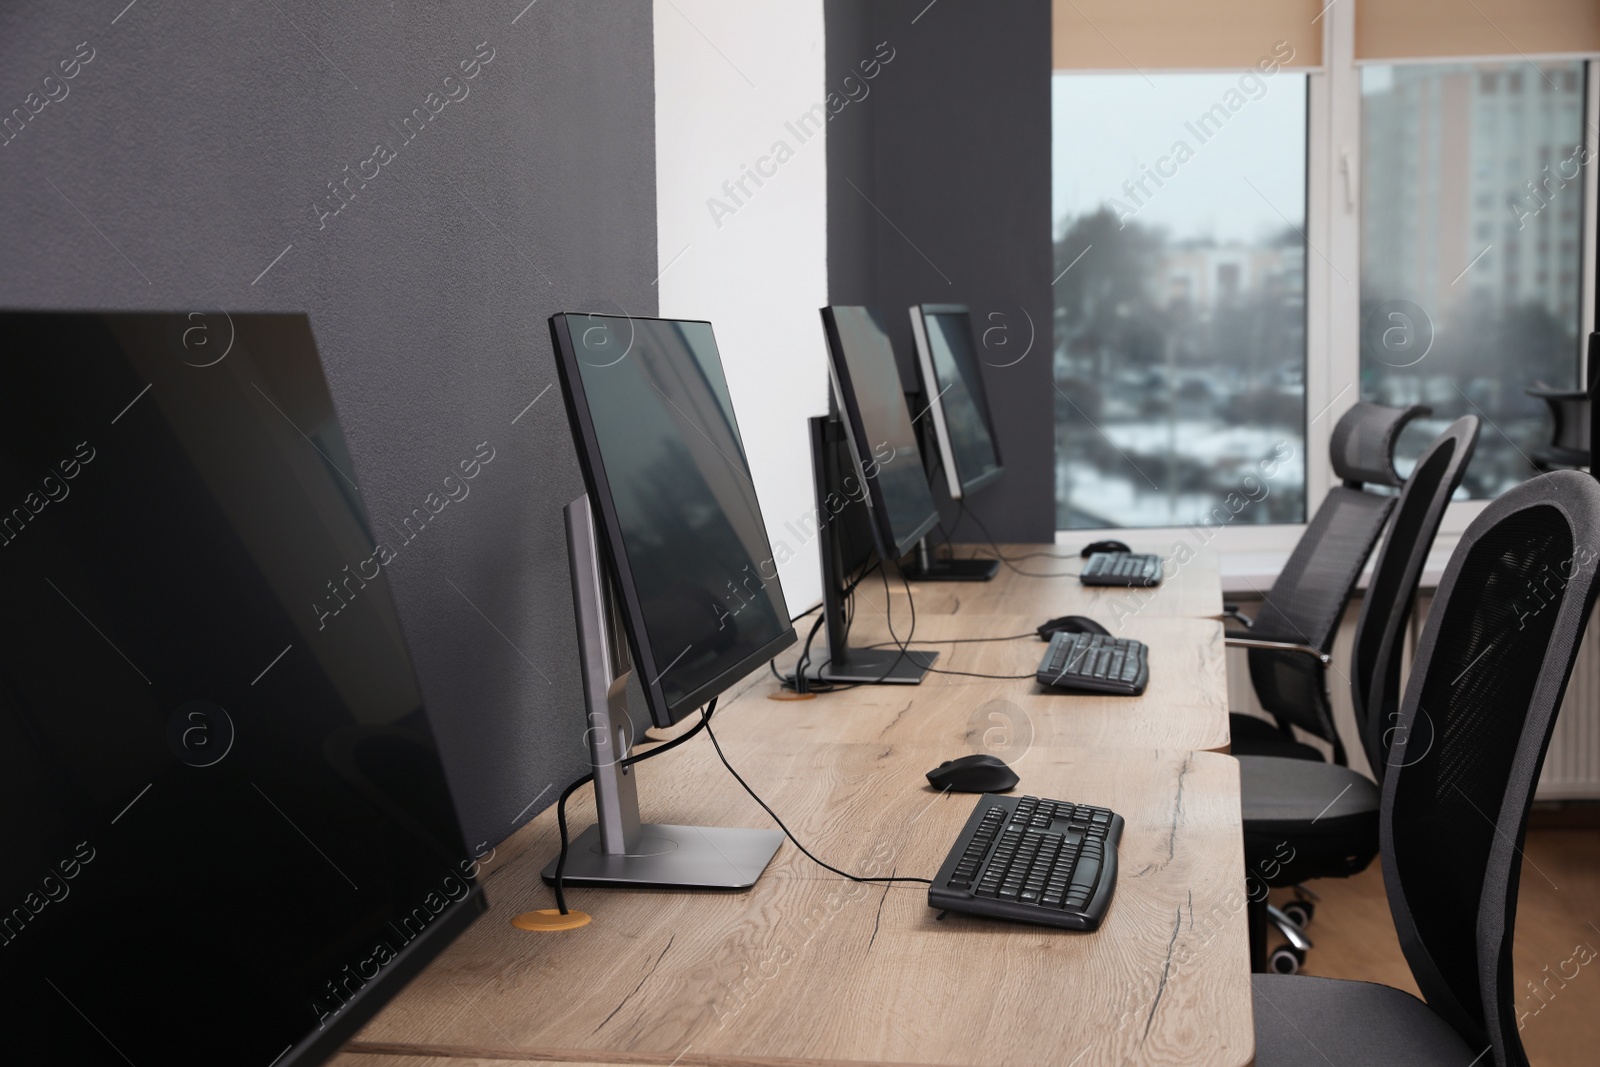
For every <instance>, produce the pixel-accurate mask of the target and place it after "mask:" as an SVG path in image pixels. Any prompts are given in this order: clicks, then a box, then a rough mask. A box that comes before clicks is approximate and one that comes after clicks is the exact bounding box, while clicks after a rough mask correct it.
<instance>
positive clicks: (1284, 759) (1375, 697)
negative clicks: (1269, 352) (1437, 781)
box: [1239, 415, 1479, 973]
mask: <svg viewBox="0 0 1600 1067" xmlns="http://www.w3.org/2000/svg"><path fill="white" fill-rule="evenodd" d="M1478 428H1479V423H1478V419H1477V417H1476V416H1472V415H1468V416H1464V417H1463V418H1460V419H1457V420H1456V421H1455V422H1453V423H1451V424H1450V426H1448V427H1447V428H1446V429H1445V431H1444V432H1443V433H1441V434H1440V435H1439V436H1438V437H1437V438H1435V439H1434V440H1433V442H1432V443H1431V444H1429V445H1428V448H1427V450H1426V451H1424V452H1423V454H1422V456H1421V457H1420V458H1418V460H1417V464H1416V466H1415V467H1414V468H1413V469H1412V472H1411V476H1410V477H1409V478H1408V479H1406V483H1405V487H1404V488H1403V489H1402V490H1401V491H1400V497H1399V500H1398V502H1397V503H1396V505H1395V508H1394V521H1393V522H1392V523H1391V524H1390V526H1389V532H1388V534H1387V536H1385V538H1384V541H1383V547H1382V548H1381V549H1379V550H1378V560H1377V563H1376V564H1375V565H1374V566H1373V569H1372V581H1371V582H1370V583H1369V584H1368V586H1367V592H1366V595H1365V596H1364V597H1363V598H1362V602H1361V615H1360V617H1359V619H1358V620H1357V623H1356V636H1355V642H1354V646H1353V648H1352V651H1351V657H1350V674H1351V678H1350V689H1351V694H1350V695H1351V700H1352V702H1353V703H1354V705H1355V717H1356V726H1357V730H1358V734H1359V738H1360V744H1361V747H1362V751H1363V752H1364V753H1365V754H1366V757H1367V762H1368V763H1369V764H1370V765H1371V766H1372V773H1373V777H1374V778H1375V779H1376V780H1377V783H1381V782H1382V781H1383V773H1384V769H1385V765H1386V763H1387V761H1388V758H1389V741H1390V739H1391V738H1392V737H1393V736H1394V732H1395V730H1396V724H1397V723H1398V721H1399V705H1400V665H1401V652H1402V650H1403V649H1404V646H1405V633H1406V624H1407V622H1408V621H1409V619H1410V617H1411V608H1412V605H1413V603H1414V602H1415V600H1416V594H1417V586H1418V585H1419V584H1420V582H1421V579H1422V570H1423V567H1424V566H1425V565H1426V563H1427V560H1428V553H1429V551H1430V550H1431V549H1432V548H1433V540H1434V536H1435V535H1436V534H1437V533H1438V531H1439V523H1440V521H1441V520H1442V519H1443V518H1444V513H1445V509H1446V508H1447V507H1448V506H1449V504H1450V497H1451V496H1452V495H1453V494H1454V493H1455V491H1456V489H1457V487H1459V486H1460V485H1461V479H1462V477H1463V476H1464V475H1465V474H1466V469H1467V464H1468V463H1469V462H1470V461H1471V459H1472V453H1473V450H1474V448H1475V447H1476V445H1477V441H1478ZM1302 747H1304V746H1302ZM1239 776H1240V791H1241V800H1242V804H1243V808H1244V836H1245V859H1246V863H1247V864H1248V865H1249V866H1248V869H1249V871H1250V872H1251V879H1252V883H1253V884H1252V890H1253V892H1252V896H1256V894H1257V893H1259V897H1258V898H1257V899H1255V900H1254V901H1253V902H1252V904H1251V915H1250V919H1251V924H1250V929H1251V957H1252V964H1253V966H1254V968H1255V969H1256V970H1263V969H1266V968H1268V967H1269V966H1270V968H1271V969H1272V970H1276V971H1279V972H1281V973H1293V972H1294V971H1296V970H1298V969H1299V967H1300V964H1301V963H1303V962H1304V959H1305V952H1306V950H1307V949H1309V948H1311V941H1310V939H1309V938H1308V937H1306V936H1305V927H1306V926H1307V925H1308V924H1309V923H1310V921H1311V916H1312V914H1313V910H1314V904H1313V901H1312V899H1310V894H1309V892H1306V891H1303V890H1298V887H1299V883H1301V882H1302V881H1304V880H1306V879H1309V878H1346V877H1349V876H1350V875H1352V874H1355V873H1357V872H1359V871H1362V870H1364V869H1365V868H1366V866H1367V864H1368V863H1370V862H1371V861H1372V857H1373V856H1375V855H1376V854H1377V852H1378V785H1377V784H1376V783H1375V782H1373V781H1371V780H1369V779H1367V778H1366V777H1364V776H1363V775H1361V774H1359V773H1358V772H1356V771H1354V770H1351V769H1350V768H1349V767H1346V766H1343V765H1340V764H1330V763H1324V762H1321V761H1320V760H1318V761H1317V763H1316V765H1315V766H1310V765H1308V764H1307V762H1306V760H1305V759H1304V758H1303V757H1302V756H1301V754H1300V753H1298V752H1292V753H1290V754H1289V755H1285V756H1249V755H1246V756H1240V757H1239ZM1330 799H1336V800H1337V805H1336V806H1335V807H1332V808H1330V807H1329V801H1330ZM1288 885H1292V886H1296V887H1297V899H1296V900H1295V901H1293V902H1290V903H1288V904H1285V905H1284V906H1283V907H1282V908H1276V907H1272V906H1269V905H1268V904H1267V902H1266V889H1267V888H1269V887H1278V886H1288ZM1269 920H1270V921H1271V922H1272V923H1273V924H1274V925H1276V926H1277V927H1278V929H1279V930H1280V931H1281V932H1282V933H1283V935H1284V937H1285V938H1287V939H1288V944H1287V945H1285V946H1283V947H1281V948H1279V949H1277V950H1275V951H1274V952H1273V953H1272V954H1271V956H1270V957H1268V956H1267V955H1266V924H1267V922H1268V921H1269Z"/></svg>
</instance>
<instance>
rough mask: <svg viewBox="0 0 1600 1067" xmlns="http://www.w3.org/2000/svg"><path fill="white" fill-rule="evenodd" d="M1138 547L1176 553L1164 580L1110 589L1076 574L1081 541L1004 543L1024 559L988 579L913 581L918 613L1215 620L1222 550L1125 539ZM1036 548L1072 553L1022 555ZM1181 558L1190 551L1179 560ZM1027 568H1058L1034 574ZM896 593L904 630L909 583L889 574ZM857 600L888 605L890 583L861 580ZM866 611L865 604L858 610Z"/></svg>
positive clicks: (1121, 621) (1114, 625)
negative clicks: (1194, 550) (1190, 550)
mask: <svg viewBox="0 0 1600 1067" xmlns="http://www.w3.org/2000/svg"><path fill="white" fill-rule="evenodd" d="M1126 540H1127V543H1128V544H1129V546H1130V547H1132V549H1133V550H1134V551H1135V552H1150V553H1154V554H1155V555H1157V556H1160V557H1161V558H1162V559H1163V560H1171V561H1172V562H1171V563H1169V564H1168V565H1167V566H1165V567H1164V568H1163V575H1164V576H1163V578H1162V582H1161V584H1160V585H1158V586H1156V587H1155V588H1153V589H1108V588H1103V587H1094V586H1086V585H1083V584H1082V583H1081V582H1079V581H1078V579H1077V573H1078V570H1079V568H1080V567H1081V566H1082V565H1083V561H1082V560H1081V559H1080V558H1078V556H1077V555H1076V554H1075V553H1074V552H1073V551H1072V549H1074V548H1076V547H1081V546H1079V545H1076V544H1074V545H1001V546H1000V549H1001V551H1002V552H1004V553H1005V555H1006V557H1007V558H1008V559H1015V560H1017V562H1016V563H1015V564H1014V565H1013V566H1011V567H1008V566H1006V565H1004V564H1002V565H1001V567H1000V573H998V574H997V575H995V577H994V578H993V579H991V580H990V581H987V582H912V583H911V589H912V593H913V594H914V595H915V597H916V605H917V617H918V618H919V619H920V618H924V617H926V616H931V615H972V614H996V615H1018V616H1024V617H1026V618H1029V619H1032V620H1033V622H1032V623H1031V624H1030V627H1031V626H1037V625H1039V623H1041V622H1043V621H1044V620H1046V619H1050V618H1054V617H1055V616H1057V615H1087V616H1089V617H1090V618H1092V619H1095V620H1096V621H1098V622H1099V623H1100V624H1101V625H1103V626H1105V628H1106V629H1108V630H1110V631H1111V632H1112V633H1120V632H1121V631H1122V629H1123V627H1124V625H1126V624H1128V623H1130V621H1131V620H1134V619H1138V618H1179V619H1214V618H1217V617H1219V616H1220V615H1221V614H1222V572H1221V570H1220V563H1219V560H1218V557H1217V554H1216V553H1215V552H1211V551H1205V552H1200V553H1199V554H1197V555H1195V556H1193V557H1192V558H1185V557H1174V556H1173V550H1172V546H1171V545H1170V544H1167V545H1163V544H1161V543H1159V542H1155V541H1149V540H1145V541H1141V540H1139V539H1138V538H1137V537H1132V536H1130V537H1128V538H1126ZM1033 552H1049V553H1053V554H1057V555H1063V556H1067V557H1068V558H1067V559H1046V558H1036V559H1019V558H1018V557H1021V556H1024V555H1027V554H1029V553H1033ZM955 554H956V555H957V556H960V557H962V558H966V557H968V556H972V555H978V556H992V555H993V552H992V551H991V550H990V548H989V546H988V545H983V546H981V547H973V546H970V545H958V546H956V551H955ZM1178 558H1185V562H1183V563H1181V564H1179V563H1178V562H1177V559H1178ZM1018 571H1023V572H1027V575H1056V577H1030V576H1025V575H1024V574H1021V573H1018ZM889 585H890V589H891V595H892V598H893V600H894V609H893V614H894V620H895V627H896V628H897V629H900V630H902V631H903V630H904V628H905V626H906V625H908V622H909V619H910V617H911V616H910V613H909V611H908V610H907V609H906V604H905V585H904V584H903V583H902V582H901V580H900V578H899V577H898V576H896V575H891V576H890V580H889ZM856 596H857V600H858V602H862V601H864V602H866V603H870V604H874V605H877V607H876V608H875V609H873V610H875V611H880V612H881V610H882V604H883V599H884V594H883V582H882V581H881V580H879V579H877V578H876V577H872V578H868V579H867V580H866V581H864V582H862V583H861V587H860V588H859V589H858V590H857V593H856ZM860 614H861V611H860V609H859V608H858V611H857V615H858V617H859V615H860Z"/></svg>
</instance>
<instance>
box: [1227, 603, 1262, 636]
mask: <svg viewBox="0 0 1600 1067" xmlns="http://www.w3.org/2000/svg"><path fill="white" fill-rule="evenodd" d="M1222 617H1223V618H1224V619H1232V620H1233V621H1234V622H1237V623H1242V624H1244V628H1245V629H1246V630H1248V629H1250V627H1252V626H1254V625H1255V620H1254V619H1252V618H1250V616H1248V615H1246V614H1245V613H1244V612H1242V611H1240V610H1239V605H1237V604H1224V605H1222Z"/></svg>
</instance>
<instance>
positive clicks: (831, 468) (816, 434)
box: [805, 415, 939, 685]
mask: <svg viewBox="0 0 1600 1067" xmlns="http://www.w3.org/2000/svg"><path fill="white" fill-rule="evenodd" d="M809 428H810V432H811V469H812V477H813V479H814V480H815V489H816V498H817V514H818V515H830V516H833V517H832V518H829V519H825V520H823V522H822V524H821V526H820V528H819V530H818V533H819V535H820V536H818V538H817V556H818V562H819V564H820V565H821V567H822V619H823V630H824V640H825V641H826V646H825V647H824V648H823V649H822V650H820V652H819V653H818V654H816V655H815V656H814V657H813V659H812V661H811V663H810V665H809V666H807V667H806V671H805V675H806V677H807V678H808V679H810V680H812V681H820V682H840V683H845V682H848V683H853V684H856V685H917V684H918V683H920V682H921V681H922V679H923V678H925V677H927V675H928V669H929V668H930V667H932V666H933V663H934V660H936V659H938V658H939V653H937V652H932V651H928V652H924V651H920V650H915V649H907V650H906V651H905V652H904V653H902V652H901V651H900V649H898V648H851V647H850V646H849V645H847V644H846V643H845V638H846V633H847V631H846V628H845V621H844V589H845V584H846V575H845V573H844V564H843V556H844V549H843V547H842V546H841V544H840V541H839V524H840V523H841V522H842V521H843V519H842V517H841V516H838V515H834V514H833V509H832V508H830V507H829V506H828V501H829V500H830V499H834V498H839V497H840V495H841V493H843V490H842V488H841V486H840V485H839V484H838V483H839V478H838V466H837V463H838V455H839V450H840V449H841V448H843V447H844V443H843V438H842V434H843V431H842V429H841V428H840V425H839V420H838V419H837V418H831V417H824V416H821V415H818V416H815V417H813V418H812V419H810V420H809ZM844 495H845V496H846V497H847V496H848V494H844Z"/></svg>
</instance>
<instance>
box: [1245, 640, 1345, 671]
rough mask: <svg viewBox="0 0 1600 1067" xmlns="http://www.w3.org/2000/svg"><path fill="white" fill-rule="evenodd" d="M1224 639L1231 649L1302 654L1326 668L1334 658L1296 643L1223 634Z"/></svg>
mask: <svg viewBox="0 0 1600 1067" xmlns="http://www.w3.org/2000/svg"><path fill="white" fill-rule="evenodd" d="M1222 639H1223V642H1224V643H1225V644H1226V645H1227V646H1228V647H1229V648H1261V649H1266V650H1267V651H1269V652H1300V653H1304V654H1305V655H1307V656H1312V657H1315V658H1316V660H1317V661H1318V662H1319V663H1321V664H1322V665H1323V666H1324V667H1326V666H1327V665H1328V664H1329V663H1331V662H1333V657H1332V656H1330V655H1328V654H1327V653H1326V652H1324V651H1322V650H1321V649H1320V648H1314V647H1312V646H1311V645H1302V644H1298V643H1296V642H1294V641H1268V640H1265V639H1263V638H1259V637H1244V636H1242V635H1237V634H1227V633H1225V634H1223V638H1222Z"/></svg>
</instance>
